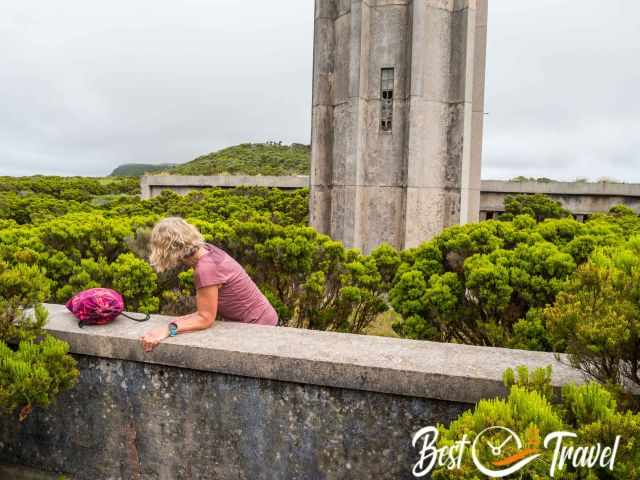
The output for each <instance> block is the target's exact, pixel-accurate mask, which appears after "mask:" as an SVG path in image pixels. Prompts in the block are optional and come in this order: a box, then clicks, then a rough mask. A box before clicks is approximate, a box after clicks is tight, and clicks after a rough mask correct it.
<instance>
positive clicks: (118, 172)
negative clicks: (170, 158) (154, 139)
mask: <svg viewBox="0 0 640 480" xmlns="http://www.w3.org/2000/svg"><path fill="white" fill-rule="evenodd" d="M176 165H177V164H175V163H163V164H160V165H151V164H147V163H125V164H124V165H120V166H119V167H117V168H116V169H115V170H114V171H113V172H111V174H110V175H109V176H110V177H140V176H142V175H144V174H145V173H154V172H161V171H163V170H168V169H170V168H172V167H175V166H176Z"/></svg>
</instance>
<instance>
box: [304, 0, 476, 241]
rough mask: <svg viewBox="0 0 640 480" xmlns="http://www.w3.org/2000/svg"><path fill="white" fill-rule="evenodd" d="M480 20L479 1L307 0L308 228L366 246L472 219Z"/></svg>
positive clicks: (422, 235) (415, 237) (416, 237)
mask: <svg viewBox="0 0 640 480" xmlns="http://www.w3.org/2000/svg"><path fill="white" fill-rule="evenodd" d="M486 17H487V0H477V1H472V0H457V1H446V2H445V1H438V0H415V1H413V0H394V1H389V0H370V1H367V2H364V1H360V0H351V1H348V0H316V12H315V41H314V74H313V107H312V111H313V118H312V132H311V146H312V152H311V195H310V221H311V225H312V226H313V227H315V228H316V229H317V230H319V231H321V232H323V233H327V234H329V235H330V236H331V237H332V238H334V239H337V240H341V241H343V242H344V243H345V244H346V245H347V246H349V247H358V248H360V249H362V250H363V251H364V252H369V251H370V250H371V249H372V248H374V247H376V246H377V245H379V244H380V243H381V242H383V241H384V242H388V243H391V244H392V245H395V246H396V247H398V248H404V247H411V246H415V245H417V244H419V243H421V242H422V241H424V240H426V239H428V238H430V237H432V236H433V235H435V234H437V233H438V232H439V231H440V230H441V229H442V228H444V227H446V226H448V225H452V224H455V223H459V222H462V223H465V222H468V221H474V220H477V218H478V204H479V186H480V156H481V146H482V121H483V113H482V112H483V98H484V68H485V50H486ZM383 68H394V69H395V83H394V96H393V98H394V105H393V129H392V131H391V132H386V131H383V130H382V129H381V126H380V124H381V69H383Z"/></svg>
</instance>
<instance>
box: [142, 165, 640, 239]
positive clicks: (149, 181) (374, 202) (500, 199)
mask: <svg viewBox="0 0 640 480" xmlns="http://www.w3.org/2000/svg"><path fill="white" fill-rule="evenodd" d="M473 178H475V176H473ZM309 181H310V178H309V177H307V176H296V177H261V176H240V177H234V176H201V177H181V176H177V175H163V176H146V177H143V179H142V181H141V189H142V191H143V196H144V197H145V198H148V197H150V196H156V195H159V194H160V192H161V191H162V190H163V189H170V190H173V191H175V192H178V193H188V192H190V191H193V190H197V189H202V188H210V187H224V188H227V187H228V188H231V187H237V186H262V187H272V188H282V189H295V188H304V187H308V186H309ZM393 188H395V191H396V193H395V195H389V194H388V193H389V192H392V191H393ZM393 188H389V187H368V186H363V187H361V189H360V191H359V195H358V194H356V193H357V189H356V188H355V187H337V186H336V187H334V188H333V191H329V190H326V189H325V190H321V189H318V188H316V189H315V190H312V191H311V195H312V196H315V197H318V198H319V199H318V200H317V201H312V202H315V205H316V207H317V209H316V215H317V219H316V220H317V221H318V222H324V223H323V225H324V226H323V228H319V230H321V231H327V229H328V228H329V225H330V220H331V212H329V211H328V210H322V209H331V208H332V211H333V218H339V219H341V220H340V221H339V222H338V223H337V225H342V230H336V231H337V232H338V234H339V235H346V233H345V232H349V231H351V232H354V230H353V225H352V224H351V223H349V222H347V220H348V219H351V220H353V217H352V216H349V212H351V211H352V210H351V207H350V204H353V203H354V202H356V201H359V202H360V203H362V202H365V203H367V202H368V203H369V204H370V213H371V215H369V216H367V217H363V218H362V219H361V220H360V222H361V229H362V231H366V232H369V233H370V234H371V235H372V236H373V237H376V236H380V235H392V236H393V235H395V237H394V238H396V239H398V241H399V238H400V236H398V232H399V230H398V229H399V228H400V226H401V225H405V224H404V221H403V217H402V214H403V212H407V213H408V215H409V218H411V219H415V218H421V219H422V220H421V221H420V222H408V223H407V224H406V225H405V226H404V228H405V229H406V230H407V231H410V230H414V229H415V230H416V232H414V233H411V235H414V236H415V235H419V233H418V232H417V230H419V229H422V228H426V229H428V230H433V229H436V230H438V229H441V228H442V226H441V224H440V223H439V221H438V217H437V215H434V212H437V211H440V210H446V211H450V212H453V213H455V212H456V211H457V209H458V208H459V207H458V206H459V205H460V202H461V200H460V197H461V195H463V192H459V191H457V190H456V189H450V190H448V191H443V192H441V193H440V195H437V196H436V195H434V194H433V193H428V192H427V193H425V191H424V189H422V188H419V187H407V188H406V189H403V188H401V187H393ZM480 190H481V192H480V197H479V202H480V204H479V206H477V207H474V208H477V209H479V215H480V216H479V218H480V219H481V220H485V219H487V218H490V217H491V216H493V215H494V214H496V213H501V212H504V200H505V198H506V196H507V195H515V194H530V193H542V194H545V195H548V196H549V197H551V198H553V199H554V200H557V201H559V202H560V203H561V204H562V206H563V207H564V208H566V209H568V210H569V211H570V212H572V213H573V214H574V215H575V216H576V217H578V218H580V219H583V218H584V217H585V216H586V215H590V214H592V213H596V212H607V211H608V210H609V209H610V208H611V207H613V206H614V205H620V204H622V205H626V206H628V207H630V208H632V209H633V210H635V211H636V212H637V213H639V214H640V184H637V183H607V182H598V183H588V182H550V183H542V182H511V181H506V180H483V181H482V182H481V184H480ZM144 192H146V193H144ZM405 194H406V198H408V199H411V201H410V202H407V204H406V206H405V204H404V203H402V198H403V195H405ZM331 196H333V197H334V198H337V199H338V201H336V202H334V205H333V207H332V205H331V202H330V201H329V200H327V198H328V197H331ZM407 209H408V210H407ZM385 213H386V214H388V215H389V216H390V218H391V220H390V221H389V222H386V223H385V222H378V221H377V219H379V218H381V217H382V216H384V214H385ZM453 213H452V214H453ZM374 220H375V221H374ZM389 226H391V227H392V228H391V229H390V230H389V231H385V229H388V228H389ZM316 228H318V227H317V226H316Z"/></svg>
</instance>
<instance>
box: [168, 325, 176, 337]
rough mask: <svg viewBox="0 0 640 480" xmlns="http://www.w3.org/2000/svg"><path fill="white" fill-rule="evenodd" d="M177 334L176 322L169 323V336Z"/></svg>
mask: <svg viewBox="0 0 640 480" xmlns="http://www.w3.org/2000/svg"><path fill="white" fill-rule="evenodd" d="M177 334H178V324H177V323H175V322H171V323H169V336H170V337H175V336H176V335H177Z"/></svg>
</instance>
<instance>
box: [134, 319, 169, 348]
mask: <svg viewBox="0 0 640 480" xmlns="http://www.w3.org/2000/svg"><path fill="white" fill-rule="evenodd" d="M168 336H169V327H168V326H167V325H163V326H161V327H156V328H154V329H153V330H149V331H148V332H146V333H145V334H144V335H142V336H141V337H140V342H141V343H142V348H143V349H144V351H145V352H150V351H151V350H153V349H154V348H155V347H156V346H157V345H158V344H159V343H160V342H161V341H162V340H164V339H165V338H167V337H168Z"/></svg>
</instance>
